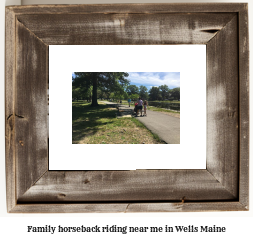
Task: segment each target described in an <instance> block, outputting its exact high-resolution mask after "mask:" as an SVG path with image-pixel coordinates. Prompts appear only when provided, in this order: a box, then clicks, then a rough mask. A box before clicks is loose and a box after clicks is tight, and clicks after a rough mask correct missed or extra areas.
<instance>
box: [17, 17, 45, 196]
mask: <svg viewBox="0 0 253 238" xmlns="http://www.w3.org/2000/svg"><path fill="white" fill-rule="evenodd" d="M16 29H17V42H16V55H17V64H16V72H17V74H16V91H15V97H16V98H15V101H16V103H15V113H16V119H15V128H16V130H15V145H16V158H17V167H16V176H17V198H18V197H19V196H21V195H22V194H23V193H24V192H25V191H26V190H27V189H29V188H30V187H31V186H32V185H33V184H34V183H35V182H36V181H37V180H38V179H39V178H40V177H41V176H42V175H43V174H44V173H45V172H46V171H47V169H48V162H47V159H48V157H47V150H48V147H47V75H46V74H47V70H46V68H47V66H46V65H47V53H46V52H47V49H48V48H47V46H46V45H45V44H44V43H43V42H42V41H41V40H39V39H37V38H36V37H35V36H34V34H33V33H32V32H30V31H29V30H28V29H27V28H25V27H24V25H23V24H22V23H20V22H18V21H17V22H16Z"/></svg>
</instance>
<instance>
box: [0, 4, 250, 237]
mask: <svg viewBox="0 0 253 238" xmlns="http://www.w3.org/2000/svg"><path fill="white" fill-rule="evenodd" d="M91 2H93V3H102V2H104V3H113V2H114V3H115V2H118V3H129V2H132V3H133V2H135V3H138V2H142V3H143V2H155V1H154V0H153V1H152V0H151V1H150V0H145V1H141V0H140V1H127V0H115V1H112V0H107V1H102V0H100V1H99V0H94V1H91V0H87V1H81V0H80V1H76V0H73V1H70V0H69V1H67V0H65V1H61V0H58V1H56V0H51V1H49V0H48V1H39V0H38V1H32V0H30V1H23V3H30V4H32V3H33V4H41V3H58V4H60V3H73V4H74V3H91ZM159 2H167V3H169V2H248V3H249V28H250V29H249V30H250V33H251V32H252V26H253V23H252V20H251V19H252V14H253V9H252V6H253V5H252V1H251V2H250V1H244V0H229V1H226V0H221V1H211V0H208V1H203V0H202V1H197V0H190V1H169V0H166V1H163V0H160V1H159ZM0 4H1V5H0V7H1V8H0V11H1V14H0V16H1V25H0V27H1V28H0V31H1V38H0V45H1V48H0V50H1V54H0V55H1V64H0V71H1V79H0V87H1V92H2V93H1V94H0V95H1V96H0V97H1V104H0V109H1V112H2V116H1V117H0V120H1V123H0V125H1V127H0V134H1V135H2V136H1V143H0V153H1V154H0V161H1V166H0V216H1V217H2V218H0V224H1V226H0V227H1V233H0V234H1V235H2V234H3V237H12V236H14V235H16V236H18V237H28V236H29V235H32V236H33V237H37V236H35V235H34V234H27V233H26V226H27V225H37V226H44V225H58V224H62V225H73V224H74V225H81V224H84V225H85V224H87V225H95V224H100V225H103V224H105V223H106V224H109V225H114V224H125V225H131V224H135V225H136V226H138V225H139V226H141V225H147V226H152V225H154V226H155V225H157V226H158V225H160V226H163V225H164V224H168V225H170V224H178V225H192V224H193V225H202V224H205V225H213V224H216V225H220V226H226V227H227V229H228V231H227V232H226V233H223V234H218V233H217V234H205V235H203V234H202V233H197V234H195V233H185V234H176V233H175V234H169V235H168V234H165V233H164V234H163V235H164V236H166V237H168V236H170V237H184V236H185V237H196V236H197V237H212V236H213V235H215V236H217V237H226V238H231V237H251V236H252V222H253V212H252V211H253V207H252V201H253V200H252V197H253V193H252V184H253V183H252V181H253V180H252V176H251V184H250V188H251V190H250V202H251V203H250V208H251V209H250V211H249V212H204V213H203V212H202V213H198V212H193V213H148V214H141V213H129V214H7V213H6V193H5V190H6V189H5V152H4V150H5V146H4V143H5V139H4V122H5V116H4V93H3V92H4V49H5V48H4V7H5V5H12V4H16V5H17V4H20V1H18V0H9V1H8V0H6V1H1V3H0ZM252 36H253V35H252V33H251V34H250V45H251V46H252V44H253V41H252ZM250 58H251V59H252V53H250ZM252 67H253V66H252V64H251V67H250V68H251V69H250V71H251V72H252ZM252 89H253V88H252V83H251V84H250V90H251V91H252ZM252 104H253V100H251V105H252ZM251 110H252V107H251ZM251 122H252V120H251ZM250 132H252V126H251V128H250ZM250 146H251V148H252V140H251V141H250ZM250 159H251V160H252V156H251V158H250ZM250 172H251V174H252V163H251V164H250ZM39 235H40V236H43V237H44V235H45V234H39ZM48 235H49V234H48ZM66 235H70V234H66ZM95 235H96V234H95ZM109 235H110V237H111V236H113V235H112V234H109ZM118 235H120V234H118ZM138 235H141V234H138ZM144 235H145V234H144ZM160 235H161V234H160ZM50 236H51V235H50ZM72 236H74V235H72ZM79 236H80V237H81V236H82V237H84V234H80V235H79ZM105 236H106V235H105ZM155 236H157V235H155ZM58 237H62V235H59V236H58ZM107 237H109V236H108V235H107ZM153 237H154V235H153Z"/></svg>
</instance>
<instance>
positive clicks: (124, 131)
mask: <svg viewBox="0 0 253 238" xmlns="http://www.w3.org/2000/svg"><path fill="white" fill-rule="evenodd" d="M116 113H117V109H116V108H110V106H109V105H103V104H100V105H99V106H98V107H91V106H90V103H87V102H72V143H73V144H164V142H162V141H160V139H159V138H158V136H156V135H153V134H152V133H151V132H150V131H149V130H148V129H147V128H146V127H145V126H144V125H143V124H142V123H140V122H139V121H138V120H137V119H135V118H120V119H117V118H116Z"/></svg>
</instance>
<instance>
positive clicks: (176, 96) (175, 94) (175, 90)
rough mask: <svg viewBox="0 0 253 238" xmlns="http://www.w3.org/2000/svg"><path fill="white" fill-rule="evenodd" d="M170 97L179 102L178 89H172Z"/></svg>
mask: <svg viewBox="0 0 253 238" xmlns="http://www.w3.org/2000/svg"><path fill="white" fill-rule="evenodd" d="M171 96H172V97H174V99H176V100H180V88H173V89H172V90H171Z"/></svg>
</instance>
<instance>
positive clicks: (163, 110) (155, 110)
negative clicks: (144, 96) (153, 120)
mask: <svg viewBox="0 0 253 238" xmlns="http://www.w3.org/2000/svg"><path fill="white" fill-rule="evenodd" d="M148 110H150V111H154V112H168V113H176V114H180V112H177V111H172V110H169V109H164V108H159V107H151V106H149V107H148Z"/></svg>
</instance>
